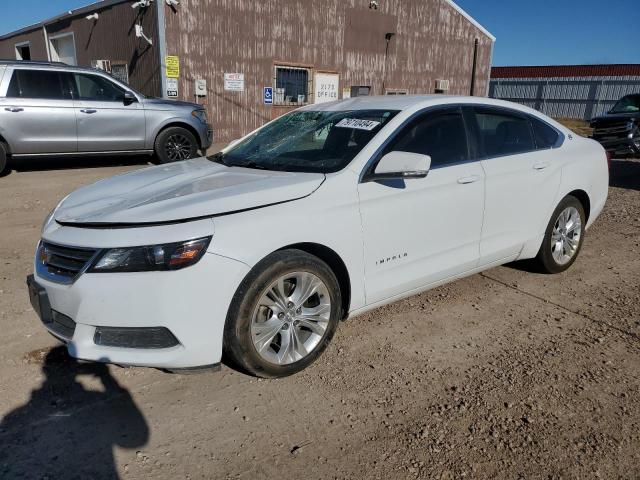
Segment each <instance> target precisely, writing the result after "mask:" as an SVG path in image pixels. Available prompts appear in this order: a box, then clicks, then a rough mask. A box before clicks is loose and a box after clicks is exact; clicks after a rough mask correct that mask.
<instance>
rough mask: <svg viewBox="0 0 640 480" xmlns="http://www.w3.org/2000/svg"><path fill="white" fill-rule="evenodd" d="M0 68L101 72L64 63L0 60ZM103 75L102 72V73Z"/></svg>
mask: <svg viewBox="0 0 640 480" xmlns="http://www.w3.org/2000/svg"><path fill="white" fill-rule="evenodd" d="M0 66H9V67H18V68H38V69H49V68H51V69H55V70H71V71H83V72H86V71H90V72H96V71H99V72H103V71H102V70H99V69H97V68H92V67H78V66H75V65H67V64H66V63H64V62H45V61H36V60H0ZM103 73H104V72H103Z"/></svg>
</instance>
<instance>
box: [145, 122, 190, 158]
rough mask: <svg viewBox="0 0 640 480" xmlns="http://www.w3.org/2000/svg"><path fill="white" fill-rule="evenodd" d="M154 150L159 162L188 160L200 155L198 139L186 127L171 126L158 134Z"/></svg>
mask: <svg viewBox="0 0 640 480" xmlns="http://www.w3.org/2000/svg"><path fill="white" fill-rule="evenodd" d="M154 151H155V153H156V158H157V159H158V163H171V162H178V161H181V160H188V159H190V158H195V157H196V156H197V155H198V141H197V140H196V137H194V135H193V133H191V132H190V131H189V130H187V129H186V128H182V127H169V128H167V129H165V130H163V131H161V132H160V133H159V134H158V137H157V138H156V142H155V145H154Z"/></svg>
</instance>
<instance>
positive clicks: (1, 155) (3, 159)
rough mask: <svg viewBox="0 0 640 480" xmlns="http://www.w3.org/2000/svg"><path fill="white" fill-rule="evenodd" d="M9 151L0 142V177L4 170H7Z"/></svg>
mask: <svg viewBox="0 0 640 480" xmlns="http://www.w3.org/2000/svg"><path fill="white" fill-rule="evenodd" d="M8 151H9V149H8V148H7V146H6V145H5V144H4V143H2V142H0V175H1V174H2V173H3V172H4V171H5V169H6V168H7V157H8V156H9V155H8V153H7V152H8Z"/></svg>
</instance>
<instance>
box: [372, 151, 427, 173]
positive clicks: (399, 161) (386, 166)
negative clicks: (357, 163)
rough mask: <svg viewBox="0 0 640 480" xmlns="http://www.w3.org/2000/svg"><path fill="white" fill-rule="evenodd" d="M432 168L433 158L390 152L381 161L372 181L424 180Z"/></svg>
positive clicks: (417, 154) (416, 154)
mask: <svg viewBox="0 0 640 480" xmlns="http://www.w3.org/2000/svg"><path fill="white" fill-rule="evenodd" d="M429 168H431V157H430V156H429V155H420V154H419V153H409V152H389V153H387V154H386V155H385V156H384V157H382V158H381V159H380V161H379V162H378V165H377V166H376V169H375V170H374V172H373V175H372V176H371V177H370V180H389V179H398V178H401V179H405V178H424V177H426V176H427V174H428V173H429Z"/></svg>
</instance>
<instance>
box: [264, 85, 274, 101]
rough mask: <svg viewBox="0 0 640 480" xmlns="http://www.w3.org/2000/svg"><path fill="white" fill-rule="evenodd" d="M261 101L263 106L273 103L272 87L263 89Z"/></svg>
mask: <svg viewBox="0 0 640 480" xmlns="http://www.w3.org/2000/svg"><path fill="white" fill-rule="evenodd" d="M263 101H264V104H265V105H270V104H272V103H273V87H264V96H263Z"/></svg>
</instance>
